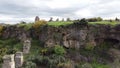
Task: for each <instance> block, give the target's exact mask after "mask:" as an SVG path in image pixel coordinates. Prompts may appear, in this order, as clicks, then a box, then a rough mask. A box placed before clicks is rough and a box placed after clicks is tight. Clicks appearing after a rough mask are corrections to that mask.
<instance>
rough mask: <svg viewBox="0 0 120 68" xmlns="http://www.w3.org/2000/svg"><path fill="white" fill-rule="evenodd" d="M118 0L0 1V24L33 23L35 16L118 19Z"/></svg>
mask: <svg viewBox="0 0 120 68" xmlns="http://www.w3.org/2000/svg"><path fill="white" fill-rule="evenodd" d="M119 6H120V0H0V23H8V24H13V23H18V22H20V21H26V22H33V21H34V18H35V16H39V17H40V19H45V20H49V18H50V17H53V19H56V18H60V19H62V18H68V17H69V18H71V19H80V18H91V17H102V18H104V19H110V18H111V19H114V18H116V17H118V18H119V17H120V9H119Z"/></svg>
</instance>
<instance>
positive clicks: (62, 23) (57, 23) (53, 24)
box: [48, 21, 120, 27]
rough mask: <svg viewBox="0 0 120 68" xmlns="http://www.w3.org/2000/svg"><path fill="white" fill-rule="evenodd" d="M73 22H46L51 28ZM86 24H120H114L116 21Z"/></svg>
mask: <svg viewBox="0 0 120 68" xmlns="http://www.w3.org/2000/svg"><path fill="white" fill-rule="evenodd" d="M72 23H73V22H48V25H51V26H55V27H58V26H61V25H69V24H72ZM88 24H93V25H94V24H105V25H112V26H114V25H117V24H120V22H116V21H112V22H109V21H98V22H89V23H88Z"/></svg>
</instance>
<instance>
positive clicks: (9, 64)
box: [2, 54, 15, 68]
mask: <svg viewBox="0 0 120 68" xmlns="http://www.w3.org/2000/svg"><path fill="white" fill-rule="evenodd" d="M2 68H15V62H14V54H13V55H5V56H4V57H3V65H2Z"/></svg>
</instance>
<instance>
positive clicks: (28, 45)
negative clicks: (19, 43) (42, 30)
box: [23, 40, 31, 54]
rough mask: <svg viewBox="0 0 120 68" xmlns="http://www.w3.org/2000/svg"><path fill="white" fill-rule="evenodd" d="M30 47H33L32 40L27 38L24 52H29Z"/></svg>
mask: <svg viewBox="0 0 120 68" xmlns="http://www.w3.org/2000/svg"><path fill="white" fill-rule="evenodd" d="M30 47H31V41H30V40H25V41H24V43H23V53H24V54H28V53H29V51H30Z"/></svg>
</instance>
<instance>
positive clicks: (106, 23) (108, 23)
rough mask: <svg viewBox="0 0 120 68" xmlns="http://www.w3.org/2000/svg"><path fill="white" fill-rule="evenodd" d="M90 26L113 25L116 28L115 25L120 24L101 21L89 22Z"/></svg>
mask: <svg viewBox="0 0 120 68" xmlns="http://www.w3.org/2000/svg"><path fill="white" fill-rule="evenodd" d="M89 24H105V25H113V26H114V25H117V24H120V22H116V21H112V22H109V21H99V22H89Z"/></svg>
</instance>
